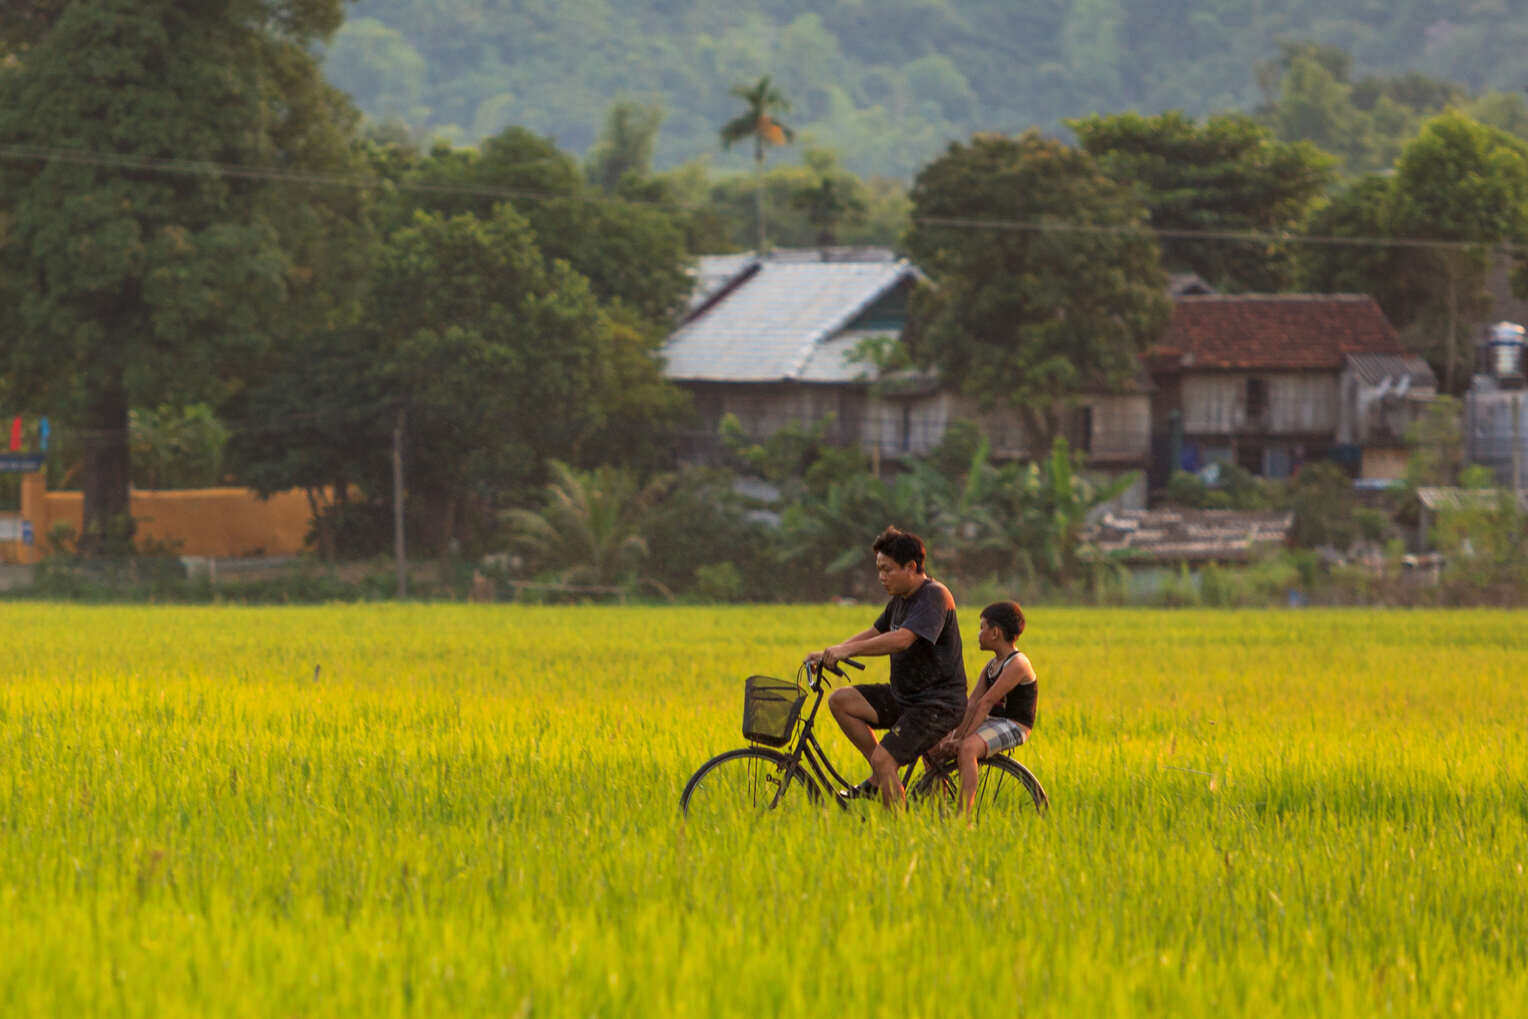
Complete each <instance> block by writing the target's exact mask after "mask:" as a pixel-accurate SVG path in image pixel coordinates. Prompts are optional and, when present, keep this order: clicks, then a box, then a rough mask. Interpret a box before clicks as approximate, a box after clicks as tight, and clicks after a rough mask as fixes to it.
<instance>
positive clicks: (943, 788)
mask: <svg viewBox="0 0 1528 1019" xmlns="http://www.w3.org/2000/svg"><path fill="white" fill-rule="evenodd" d="M907 797H908V799H909V800H910V801H912V802H914V803H916V804H921V805H926V806H929V807H932V808H933V809H935V810H937V811H940V812H942V813H949V814H952V815H953V814H958V813H959V812H960V768H959V767H958V766H957V765H956V763H955V762H954V761H946V762H944V763H943V764H940V765H938V766H937V767H935V768H934V769H933V770H932V771H927V772H925V773H924V775H923V777H922V778H921V779H919V780H918V781H917V782H916V783H915V784H914V785H913V787H912V789H910V790H908V794H907ZM1049 807H1050V797H1049V796H1047V795H1046V794H1045V788H1044V787H1043V786H1042V785H1040V780H1039V779H1038V778H1035V776H1034V773H1033V772H1031V771H1030V770H1029V769H1028V768H1026V767H1024V765H1022V764H1020V763H1019V762H1018V761H1015V760H1012V759H1011V758H1007V757H983V758H982V759H981V760H979V761H977V762H976V802H975V804H974V805H973V808H972V809H973V810H974V811H975V815H976V817H978V818H981V817H1004V816H1016V815H1019V814H1025V813H1030V812H1034V813H1040V814H1043V813H1045V811H1046V810H1047V809H1049Z"/></svg>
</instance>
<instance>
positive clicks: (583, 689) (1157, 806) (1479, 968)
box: [0, 592, 1528, 1016]
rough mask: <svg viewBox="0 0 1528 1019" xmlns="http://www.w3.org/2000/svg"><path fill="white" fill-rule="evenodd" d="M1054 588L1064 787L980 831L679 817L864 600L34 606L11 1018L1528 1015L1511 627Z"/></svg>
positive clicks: (4, 847)
mask: <svg viewBox="0 0 1528 1019" xmlns="http://www.w3.org/2000/svg"><path fill="white" fill-rule="evenodd" d="M957 593H958V592H957ZM1029 610H1030V612H1029V615H1030V629H1029V632H1028V633H1026V635H1025V637H1024V638H1023V640H1022V644H1021V646H1023V647H1025V648H1026V650H1027V651H1028V652H1029V654H1030V655H1031V657H1032V659H1033V660H1034V662H1035V665H1036V668H1037V670H1038V672H1039V676H1040V683H1041V697H1040V716H1039V724H1038V726H1037V728H1036V732H1035V738H1034V740H1033V741H1032V742H1031V743H1030V744H1029V745H1027V746H1025V747H1024V748H1022V749H1021V750H1019V751H1018V755H1019V757H1020V759H1021V760H1023V761H1024V762H1025V763H1026V764H1027V765H1028V766H1029V767H1031V768H1032V769H1033V770H1034V771H1035V772H1036V773H1037V774H1038V775H1039V776H1040V777H1041V779H1042V780H1043V781H1044V782H1045V784H1046V787H1047V789H1048V790H1049V791H1050V793H1051V798H1052V808H1051V811H1050V813H1049V814H1048V815H1047V816H1046V817H1045V818H1043V819H1042V818H1036V817H1035V816H1034V815H1033V814H1026V815H1024V816H1022V817H1015V818H1011V819H1002V818H994V819H988V820H984V821H983V823H982V824H980V825H979V826H976V827H974V828H968V827H966V826H965V825H963V824H961V823H958V822H957V823H950V822H946V821H941V820H939V819H938V818H936V817H932V816H928V815H926V814H919V813H909V814H906V815H891V814H886V813H883V812H882V811H880V810H879V808H875V809H870V807H869V806H868V805H867V807H866V809H864V810H859V811H855V812H854V813H852V814H848V815H846V814H842V813H840V812H839V811H837V810H836V809H834V808H832V807H831V806H829V807H827V808H825V809H824V810H822V811H811V812H807V813H805V814H803V815H799V816H792V817H790V818H770V817H765V818H759V817H756V816H752V815H749V814H746V813H744V812H741V811H740V812H739V814H738V816H737V817H736V818H724V819H722V820H721V821H719V822H716V823H714V824H711V825H708V826H697V825H693V824H687V823H685V822H684V821H683V820H682V819H681V818H680V816H679V812H678V809H677V800H678V794H679V791H680V788H681V787H682V785H683V783H684V780H685V778H686V777H687V776H688V775H689V773H690V772H691V771H692V770H693V769H694V768H695V767H696V766H698V765H699V764H700V763H701V762H702V761H704V760H705V759H706V758H707V757H709V756H710V755H711V754H713V753H715V752H717V751H719V750H722V749H725V748H727V747H729V746H735V745H738V744H739V743H740V742H741V736H740V734H739V731H738V725H739V715H740V709H741V690H742V680H743V678H744V677H745V676H747V675H749V674H750V673H753V672H766V673H772V674H775V675H785V674H789V672H790V671H791V670H793V668H794V666H795V663H796V662H797V661H799V660H800V657H801V656H802V654H803V653H804V652H806V651H807V650H809V649H814V648H820V647H822V646H823V645H825V644H827V643H829V642H831V641H832V640H835V639H837V638H839V637H841V636H842V635H843V634H844V633H847V632H852V631H854V630H856V629H859V628H862V627H863V625H864V623H865V621H866V618H867V613H868V612H872V611H873V610H872V609H870V608H867V607H865V606H849V607H825V606H809V607H808V606H803V607H757V606H737V607H725V608H692V607H673V608H618V607H604V606H583V607H574V608H567V607H538V606H523V605H462V606H424V605H357V606H329V607H323V608H215V607H200V608H150V607H132V608H122V607H113V608H95V607H81V606H67V607H66V606H57V605H48V604H36V603H19V604H12V605H8V606H6V608H5V614H4V617H3V618H4V623H3V627H4V633H5V636H6V639H7V642H8V645H9V651H10V654H9V655H8V657H7V660H6V662H7V664H6V665H5V666H4V669H3V671H0V917H3V918H4V922H3V923H0V1002H3V1003H4V1009H5V1012H6V1013H7V1014H14V1015H69V1016H77V1015H87V1016H88V1015H102V1014H111V1015H129V1016H132V1015H143V1016H150V1015H152V1016H176V1015H197V1016H205V1015H212V1016H243V1015H250V1016H268V1015H301V1016H340V1015H345V1016H351V1015H362V1014H364V1015H377V1016H413V1015H448V1014H449V1015H538V1016H546V1015H552V1016H563V1015H567V1016H574V1015H577V1016H588V1015H605V1016H614V1015H629V1014H655V1015H674V1016H715V1015H722V1016H758V1015H782V1014H803V1013H809V1012H834V1013H844V1012H848V1011H849V1010H854V1011H856V1012H863V1013H866V1014H872V1015H888V1016H894V1015H895V1016H900V1015H907V1016H924V1015H932V1014H936V1013H938V1014H944V1013H956V1012H959V1013H965V1014H972V1013H979V1014H1013V1013H1018V1014H1034V1015H1046V1016H1075V1015H1101V1016H1135V1015H1141V1014H1172V1015H1186V1016H1197V1015H1217V1016H1218V1015H1225V1014H1267V1015H1302V1016H1304V1015H1332V1016H1336V1015H1351V1014H1375V1013H1387V1014H1396V1015H1437V1014H1453V1013H1462V1014H1467V1015H1510V1014H1520V1013H1522V1012H1523V1011H1524V1010H1525V1008H1528V909H1525V908H1524V905H1525V900H1528V876H1525V874H1524V866H1525V864H1528V795H1525V793H1524V790H1525V789H1528V755H1525V754H1524V753H1523V735H1522V726H1523V718H1524V710H1523V707H1524V701H1523V689H1522V679H1523V677H1524V676H1525V675H1528V649H1525V648H1528V644H1525V642H1524V641H1523V640H1522V639H1521V634H1522V632H1523V624H1524V622H1525V620H1528V617H1525V616H1524V614H1523V613H1521V612H1516V613H1514V612H1502V611H1492V612H1486V611H1481V612H1393V613H1385V612H1373V611H1345V610H1324V611H1299V612H1294V611H1210V610H1191V611H1178V612H1161V611H1146V610H1096V609H1095V610H1088V609H1066V610H1051V609H1046V608H1045V607H1043V606H1029ZM962 622H963V624H964V625H965V627H966V629H967V645H968V651H969V654H968V668H969V671H970V672H972V673H974V671H975V669H976V667H977V666H978V665H979V664H980V661H981V656H980V655H979V654H978V653H977V652H976V649H975V639H974V623H975V619H974V611H969V610H968V611H966V612H965V613H964V616H963V619H962ZM884 676H885V664H884V660H882V661H879V662H877V661H874V660H872V661H871V662H870V669H869V671H868V673H867V675H866V677H865V678H866V679H868V680H869V681H876V680H878V679H884ZM857 678H859V677H857ZM831 729H832V726H831V723H829V724H827V725H825V726H824V727H823V734H824V735H825V736H829V734H830V731H831ZM829 750H830V752H831V753H832V754H833V756H834V757H835V759H836V760H838V761H839V762H840V763H849V762H851V761H852V760H853V756H852V755H853V753H854V752H853V751H852V749H851V748H849V747H848V746H847V744H846V743H845V742H844V741H842V740H841V739H837V738H836V736H835V737H831V738H830V739H829Z"/></svg>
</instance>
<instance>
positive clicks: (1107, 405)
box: [1086, 393, 1151, 464]
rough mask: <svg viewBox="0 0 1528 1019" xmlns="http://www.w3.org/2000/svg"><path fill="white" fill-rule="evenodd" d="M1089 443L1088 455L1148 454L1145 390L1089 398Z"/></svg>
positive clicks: (1148, 415)
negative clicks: (1090, 412)
mask: <svg viewBox="0 0 1528 1019" xmlns="http://www.w3.org/2000/svg"><path fill="white" fill-rule="evenodd" d="M1086 406H1087V407H1088V408H1090V409H1091V411H1092V415H1091V419H1092V421H1091V424H1092V442H1091V443H1090V445H1089V447H1088V453H1089V455H1090V456H1093V457H1099V458H1107V459H1111V460H1123V459H1139V460H1140V462H1141V463H1142V464H1144V463H1145V462H1146V458H1147V456H1149V455H1150V454H1151V398H1150V397H1148V396H1147V395H1146V394H1145V393H1117V394H1109V395H1107V396H1093V397H1089V398H1088V400H1087V403H1086Z"/></svg>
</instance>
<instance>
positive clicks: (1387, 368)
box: [1347, 354, 1438, 389]
mask: <svg viewBox="0 0 1528 1019" xmlns="http://www.w3.org/2000/svg"><path fill="white" fill-rule="evenodd" d="M1347 360H1348V365H1349V366H1350V367H1351V368H1352V369H1353V374H1355V375H1357V376H1358V378H1359V380H1360V381H1361V382H1363V384H1364V385H1366V386H1378V385H1380V384H1381V383H1383V382H1384V381H1385V380H1386V379H1394V380H1395V382H1396V383H1397V384H1398V383H1399V382H1400V381H1401V380H1402V379H1410V380H1411V381H1410V383H1409V386H1410V388H1412V389H1418V388H1424V389H1425V388H1432V389H1437V388H1438V377H1437V376H1436V375H1434V374H1433V370H1432V368H1431V367H1429V366H1428V364H1427V362H1426V361H1424V360H1422V359H1421V358H1420V357H1417V356H1416V355H1415V354H1349V355H1348V358H1347Z"/></svg>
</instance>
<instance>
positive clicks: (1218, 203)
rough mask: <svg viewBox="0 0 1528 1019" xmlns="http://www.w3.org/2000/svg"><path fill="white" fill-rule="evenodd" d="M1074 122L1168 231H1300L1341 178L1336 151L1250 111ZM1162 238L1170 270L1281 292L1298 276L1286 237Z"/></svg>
mask: <svg viewBox="0 0 1528 1019" xmlns="http://www.w3.org/2000/svg"><path fill="white" fill-rule="evenodd" d="M1067 125H1068V126H1069V127H1070V128H1071V129H1072V130H1073V131H1075V132H1076V134H1077V137H1078V139H1079V141H1080V142H1081V144H1082V147H1083V149H1084V150H1086V151H1087V152H1088V153H1089V154H1090V155H1092V156H1093V158H1094V159H1096V160H1097V161H1098V164H1099V166H1100V167H1102V168H1103V169H1104V170H1105V172H1107V173H1108V174H1109V175H1110V176H1112V177H1113V178H1114V179H1115V180H1117V181H1119V182H1120V183H1122V184H1125V185H1128V186H1132V187H1134V188H1136V189H1137V192H1138V193H1139V194H1140V196H1141V198H1142V200H1143V201H1145V203H1146V207H1147V209H1148V210H1150V214H1151V225H1152V226H1153V227H1155V228H1156V229H1158V230H1164V231H1201V230H1204V231H1234V232H1254V233H1264V234H1266V233H1273V232H1277V231H1285V230H1295V229H1297V228H1298V227H1299V226H1300V225H1301V223H1302V222H1303V221H1304V219H1305V217H1306V216H1307V215H1308V214H1309V212H1310V210H1311V208H1312V207H1313V206H1314V205H1315V203H1316V202H1317V200H1318V199H1319V198H1321V196H1322V195H1323V193H1324V192H1325V191H1326V188H1327V186H1328V184H1329V183H1330V181H1331V175H1332V166H1333V163H1334V160H1333V159H1332V157H1330V156H1327V155H1325V154H1324V153H1322V152H1320V151H1318V150H1317V149H1316V148H1315V146H1313V145H1311V144H1310V143H1308V142H1277V141H1274V140H1273V138H1272V136H1271V134H1270V133H1269V131H1268V129H1267V128H1264V127H1262V126H1260V125H1258V124H1257V123H1256V122H1255V121H1253V120H1252V119H1251V118H1250V117H1246V116H1243V115H1240V114H1233V115H1222V116H1214V117H1210V118H1209V119H1208V120H1206V121H1205V122H1204V123H1203V124H1197V123H1195V122H1194V121H1193V120H1191V119H1189V118H1188V117H1185V116H1184V115H1183V114H1181V113H1177V112H1172V113H1165V114H1162V115H1161V116H1157V117H1142V116H1140V115H1139V114H1135V113H1123V114H1117V115H1113V116H1099V115H1094V116H1091V117H1085V118H1083V119H1080V120H1069V121H1067ZM1161 244H1162V259H1163V261H1164V262H1165V263H1166V264H1167V266H1168V267H1169V268H1170V269H1177V270H1189V271H1192V272H1196V273H1198V274H1199V275H1200V276H1202V277H1204V279H1206V280H1208V281H1209V282H1210V283H1211V284H1213V285H1214V286H1216V287H1217V288H1220V289H1223V290H1231V291H1236V290H1251V291H1262V292H1274V291H1280V290H1287V289H1289V287H1290V285H1291V284H1292V282H1293V280H1294V276H1295V252H1294V251H1293V250H1292V249H1291V248H1290V247H1289V246H1288V245H1284V244H1279V243H1277V242H1268V241H1257V242H1249V241H1244V240H1195V239H1193V238H1191V237H1173V236H1167V237H1164V238H1163V239H1162V241H1161Z"/></svg>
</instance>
